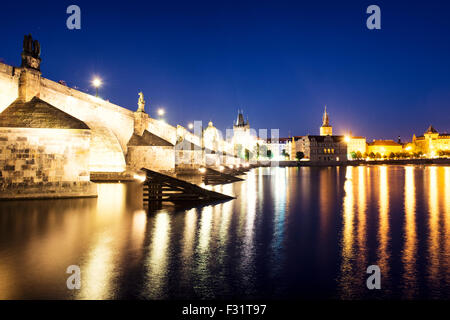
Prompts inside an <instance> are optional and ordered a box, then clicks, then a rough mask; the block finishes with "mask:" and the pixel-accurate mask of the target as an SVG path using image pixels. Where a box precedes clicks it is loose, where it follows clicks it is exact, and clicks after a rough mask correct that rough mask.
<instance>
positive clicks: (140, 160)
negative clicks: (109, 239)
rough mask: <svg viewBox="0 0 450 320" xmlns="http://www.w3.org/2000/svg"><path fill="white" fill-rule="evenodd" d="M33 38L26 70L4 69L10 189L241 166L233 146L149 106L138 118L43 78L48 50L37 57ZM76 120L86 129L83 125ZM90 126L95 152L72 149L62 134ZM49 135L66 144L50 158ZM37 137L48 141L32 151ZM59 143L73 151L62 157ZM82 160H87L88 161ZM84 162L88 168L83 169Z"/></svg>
mask: <svg viewBox="0 0 450 320" xmlns="http://www.w3.org/2000/svg"><path fill="white" fill-rule="evenodd" d="M27 37H28V36H26V37H25V40H24V51H23V52H22V65H21V67H14V66H10V65H6V64H3V63H0V169H1V176H0V182H1V185H2V187H1V188H2V189H3V190H6V189H8V188H9V189H11V188H12V189H14V188H16V187H17V186H18V185H20V184H22V185H25V184H28V185H33V184H36V183H38V184H39V183H44V184H45V183H50V182H51V181H53V182H54V183H56V185H59V184H62V183H64V182H67V183H69V184H70V183H72V182H73V183H79V182H80V181H86V180H89V173H92V172H104V173H119V172H125V171H132V170H136V169H138V168H142V167H146V168H149V169H152V170H155V171H160V172H171V173H175V172H183V171H189V170H197V169H198V168H199V167H201V166H205V165H211V166H216V165H219V164H221V163H223V164H238V163H240V161H241V160H240V159H238V158H237V157H236V156H235V155H234V148H233V145H232V144H231V143H229V142H227V141H225V140H223V139H222V140H221V139H220V138H217V137H216V136H214V143H210V142H208V141H205V139H204V137H203V132H202V131H200V132H199V133H196V134H193V133H192V132H190V131H189V130H187V129H186V128H184V127H182V126H176V127H174V126H171V125H169V124H167V123H165V122H164V121H160V120H157V119H153V118H151V117H150V116H149V115H148V114H147V113H146V112H145V105H143V103H144V102H143V101H141V100H140V101H139V103H140V105H139V106H138V107H137V108H133V109H136V110H137V111H135V112H133V111H131V110H129V109H127V108H124V107H121V106H118V105H115V104H113V103H111V102H109V101H105V100H103V99H101V98H99V97H96V96H92V95H89V94H86V93H84V92H80V91H78V90H75V89H73V88H70V87H68V86H66V85H64V84H60V83H58V82H55V81H52V80H49V79H46V78H44V77H42V73H41V70H40V62H41V59H40V48H39V49H36V50H35V49H34V48H33V47H32V44H31V45H28V44H27V43H26V42H27V41H29V40H28V39H27ZM29 37H30V38H31V36H29ZM132 94H133V95H134V94H135V93H132ZM142 100H143V99H142ZM21 112H22V113H21ZM21 114H22V115H23V114H29V115H30V114H32V118H31V116H30V119H28V120H25V119H24V117H23V116H21ZM75 120H78V121H79V122H80V123H78V124H77V125H75V123H76V121H75ZM26 121H28V122H26ZM82 124H85V125H86V126H87V127H86V128H85V130H87V131H88V133H86V136H88V138H87V141H86V146H87V147H86V146H85V147H86V148H87V149H86V148H85V147H81V145H82V143H81V144H78V145H77V146H73V149H71V148H72V146H71V143H72V141H75V140H74V139H72V138H68V136H65V134H66V133H67V132H64V134H62V131H61V134H59V133H60V131H58V132H57V131H55V130H72V131H70V132H69V133H70V134H72V133H74V132H75V131H74V130H81V129H80V128H81V127H83V125H82ZM211 125H212V124H211ZM83 128H84V127H83ZM50 129H52V130H53V131H52V130H50ZM208 129H210V128H207V130H208ZM19 130H22V131H20V132H19ZM30 130H31V131H30ZM45 130H46V131H45ZM210 131H211V130H210ZM78 133H79V132H78ZM58 134H59V135H58ZM46 135H47V136H48V138H49V140H48V141H51V140H52V139H55V135H58V136H60V137H62V136H64V137H65V138H64V140H62V141H60V142H57V141H53V140H52V141H53V142H52V143H54V144H55V146H54V147H53V149H52V150H46V151H44V150H43V148H47V149H48V148H50V147H49V144H46V141H45V140H46V139H45V137H46ZM33 136H34V137H36V136H39V137H40V138H39V141H34V142H33V145H30V144H31V141H32V140H33V139H32V137H33ZM14 139H16V140H14ZM80 141H81V140H80ZM58 144H60V146H61V147H62V146H65V147H66V148H65V149H64V148H63V149H64V150H57V149H58V148H57V145H58ZM80 148H81V149H80ZM83 148H85V149H83ZM30 150H31V151H30ZM33 150H34V151H33ZM33 152H34V153H33ZM30 154H32V155H30ZM80 154H85V157H84V158H83V159H82V160H81V157H80ZM58 158H64V159H66V160H65V162H64V161H63V162H61V163H59V164H58V163H57V164H55V163H52V161H47V160H45V159H51V160H53V161H57V160H55V159H58ZM75 158H76V159H78V160H76V161H75V160H74V159H75ZM44 160H45V161H44ZM36 162H39V163H40V164H39V165H37V164H36ZM44 162H45V163H46V164H43V163H44ZM71 162H73V163H72V164H70V163H71ZM80 163H86V164H87V165H86V166H85V167H84V168H79V166H80ZM58 166H59V167H58ZM82 166H83V165H82ZM55 167H58V169H54V168H55ZM73 172H77V177H73ZM86 172H87V176H86ZM39 185H41V184H39ZM25 193H27V192H25ZM56 193H58V191H56Z"/></svg>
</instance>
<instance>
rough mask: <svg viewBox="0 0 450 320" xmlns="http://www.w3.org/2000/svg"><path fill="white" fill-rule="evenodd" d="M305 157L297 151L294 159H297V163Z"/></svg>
mask: <svg viewBox="0 0 450 320" xmlns="http://www.w3.org/2000/svg"><path fill="white" fill-rule="evenodd" d="M304 157H305V154H304V153H303V152H301V151H297V153H296V154H295V158H296V159H297V161H300V160H302V159H303V158H304Z"/></svg>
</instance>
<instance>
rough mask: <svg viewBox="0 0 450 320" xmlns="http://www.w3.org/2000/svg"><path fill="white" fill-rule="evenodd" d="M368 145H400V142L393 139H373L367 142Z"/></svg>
mask: <svg viewBox="0 0 450 320" xmlns="http://www.w3.org/2000/svg"><path fill="white" fill-rule="evenodd" d="M369 146H401V144H399V143H397V142H395V141H394V140H374V141H372V142H369Z"/></svg>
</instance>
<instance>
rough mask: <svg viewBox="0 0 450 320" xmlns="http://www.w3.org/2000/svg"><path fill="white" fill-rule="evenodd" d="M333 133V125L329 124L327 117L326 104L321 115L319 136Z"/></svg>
mask: <svg viewBox="0 0 450 320" xmlns="http://www.w3.org/2000/svg"><path fill="white" fill-rule="evenodd" d="M332 134H333V127H332V126H331V125H330V119H329V118H328V112H327V106H325V111H324V113H323V117H322V126H321V127H320V135H321V136H331V135H332Z"/></svg>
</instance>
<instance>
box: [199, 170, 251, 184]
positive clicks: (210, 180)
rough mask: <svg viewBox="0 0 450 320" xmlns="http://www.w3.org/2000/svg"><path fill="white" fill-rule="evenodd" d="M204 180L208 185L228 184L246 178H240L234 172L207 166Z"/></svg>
mask: <svg viewBox="0 0 450 320" xmlns="http://www.w3.org/2000/svg"><path fill="white" fill-rule="evenodd" d="M202 180H203V182H204V183H205V184H206V185H217V184H227V183H232V182H237V181H244V179H241V178H238V177H236V176H234V175H232V174H228V173H224V172H220V171H217V170H214V169H211V168H205V173H204V174H203V177H202Z"/></svg>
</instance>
